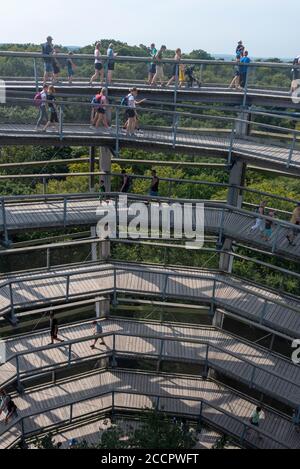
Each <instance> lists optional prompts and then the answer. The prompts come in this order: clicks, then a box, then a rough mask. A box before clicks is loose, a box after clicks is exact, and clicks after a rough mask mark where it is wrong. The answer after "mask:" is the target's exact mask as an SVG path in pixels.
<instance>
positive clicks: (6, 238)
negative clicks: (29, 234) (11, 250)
mask: <svg viewBox="0 0 300 469" xmlns="http://www.w3.org/2000/svg"><path fill="white" fill-rule="evenodd" d="M1 211H2V223H3V232H4V242H5V245H6V246H8V245H9V237H8V230H7V220H6V207H5V199H4V198H3V197H2V199H1Z"/></svg>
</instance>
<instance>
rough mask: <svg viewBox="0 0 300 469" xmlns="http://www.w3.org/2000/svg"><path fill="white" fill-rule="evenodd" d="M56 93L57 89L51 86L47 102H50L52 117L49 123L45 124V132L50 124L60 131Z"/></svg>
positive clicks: (49, 108) (49, 107)
mask: <svg viewBox="0 0 300 469" xmlns="http://www.w3.org/2000/svg"><path fill="white" fill-rule="evenodd" d="M55 93H56V90H55V88H54V86H52V85H51V86H49V88H48V93H47V104H48V110H49V112H50V118H49V121H48V122H47V124H46V125H45V127H44V129H43V132H46V131H47V129H48V128H49V127H50V126H54V128H55V129H56V130H57V131H58V122H59V120H58V115H57V109H56V104H55V100H56V98H55Z"/></svg>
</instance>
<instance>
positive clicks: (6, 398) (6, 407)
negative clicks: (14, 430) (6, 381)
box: [0, 389, 18, 424]
mask: <svg viewBox="0 0 300 469" xmlns="http://www.w3.org/2000/svg"><path fill="white" fill-rule="evenodd" d="M2 413H4V415H5V423H6V424H7V423H8V422H9V421H10V420H12V419H13V418H14V417H17V416H18V413H17V406H16V404H15V403H14V401H13V400H12V398H11V396H10V395H9V394H7V392H6V391H5V389H1V390H0V415H1V414H2Z"/></svg>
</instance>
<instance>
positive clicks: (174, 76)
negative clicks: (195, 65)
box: [167, 49, 182, 86]
mask: <svg viewBox="0 0 300 469" xmlns="http://www.w3.org/2000/svg"><path fill="white" fill-rule="evenodd" d="M181 57H182V53H181V49H176V53H175V57H174V60H175V64H174V66H173V74H172V77H171V78H170V80H169V81H168V83H167V86H170V85H171V83H173V81H175V82H176V81H177V82H178V80H179V62H180V60H181Z"/></svg>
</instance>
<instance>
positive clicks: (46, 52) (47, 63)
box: [42, 36, 54, 84]
mask: <svg viewBox="0 0 300 469" xmlns="http://www.w3.org/2000/svg"><path fill="white" fill-rule="evenodd" d="M53 50H54V48H53V38H52V37H51V36H48V37H47V42H45V44H43V45H42V54H43V60H44V84H45V83H46V82H47V81H49V80H50V81H52V79H53V62H52V59H51V57H50V56H51V55H52V54H53ZM47 56H49V57H47Z"/></svg>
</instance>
